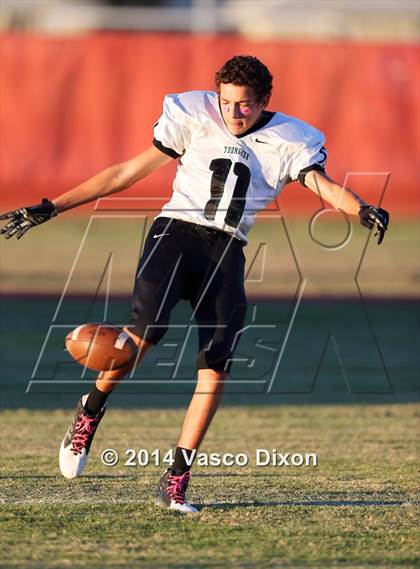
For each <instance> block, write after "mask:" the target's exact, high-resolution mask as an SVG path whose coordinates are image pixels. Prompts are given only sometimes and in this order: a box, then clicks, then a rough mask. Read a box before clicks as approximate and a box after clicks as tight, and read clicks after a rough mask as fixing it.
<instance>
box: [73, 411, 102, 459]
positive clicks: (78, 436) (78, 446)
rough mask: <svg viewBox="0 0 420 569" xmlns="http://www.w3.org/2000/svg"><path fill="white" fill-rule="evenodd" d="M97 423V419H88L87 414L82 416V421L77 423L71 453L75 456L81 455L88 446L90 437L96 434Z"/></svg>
mask: <svg viewBox="0 0 420 569" xmlns="http://www.w3.org/2000/svg"><path fill="white" fill-rule="evenodd" d="M97 423H98V419H97V417H88V416H87V415H85V414H82V415H80V419H79V420H78V421H77V423H76V427H75V434H74V436H73V440H72V443H71V452H72V453H73V454H80V453H81V452H82V450H83V449H84V448H85V447H86V446H87V444H88V442H89V439H90V437H91V436H92V435H93V434H94V432H95V428H96V425H97Z"/></svg>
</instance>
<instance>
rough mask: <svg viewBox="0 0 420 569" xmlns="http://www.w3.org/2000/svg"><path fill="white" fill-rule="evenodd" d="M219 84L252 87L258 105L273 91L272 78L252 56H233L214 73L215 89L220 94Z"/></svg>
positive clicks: (266, 68)
mask: <svg viewBox="0 0 420 569" xmlns="http://www.w3.org/2000/svg"><path fill="white" fill-rule="evenodd" d="M221 83H233V84H234V85H246V86H247V87H252V89H253V90H254V93H255V97H256V99H257V101H258V102H259V103H261V102H262V100H263V99H264V98H265V97H267V96H268V98H270V95H271V91H272V89H273V76H272V75H271V73H270V71H269V70H268V67H266V66H265V65H264V63H262V62H261V61H260V60H259V59H257V58H256V57H254V56H252V55H235V56H234V57H232V58H231V59H229V60H228V61H226V63H225V64H224V65H223V66H222V67H221V68H220V69H219V71H216V87H217V92H220V84H221Z"/></svg>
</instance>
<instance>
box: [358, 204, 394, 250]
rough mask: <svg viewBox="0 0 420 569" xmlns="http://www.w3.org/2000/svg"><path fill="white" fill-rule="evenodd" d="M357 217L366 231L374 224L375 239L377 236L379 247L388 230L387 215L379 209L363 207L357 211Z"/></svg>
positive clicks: (369, 206)
mask: <svg viewBox="0 0 420 569" xmlns="http://www.w3.org/2000/svg"><path fill="white" fill-rule="evenodd" d="M359 217H360V223H361V224H362V225H363V226H364V227H367V228H368V229H372V228H373V227H374V226H375V224H376V233H375V237H376V236H378V245H380V244H381V243H382V241H383V238H384V235H385V231H386V230H387V228H388V222H389V213H388V212H387V211H386V210H385V209H382V208H381V207H374V206H373V205H364V206H362V207H361V208H360V209H359Z"/></svg>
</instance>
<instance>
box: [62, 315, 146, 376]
mask: <svg viewBox="0 0 420 569" xmlns="http://www.w3.org/2000/svg"><path fill="white" fill-rule="evenodd" d="M66 350H67V351H68V352H69V354H70V355H71V356H72V357H73V358H74V359H75V360H76V361H77V362H78V363H79V364H81V365H82V366H84V367H87V368H89V369H92V370H95V371H109V370H113V369H119V368H121V367H123V366H125V365H126V364H128V363H130V362H132V361H133V362H134V359H135V357H136V354H137V346H136V344H135V343H134V341H133V340H132V338H130V336H129V335H128V334H127V332H124V331H123V330H121V328H117V327H116V326H108V325H105V324H83V325H82V326H78V327H77V328H75V329H74V330H73V331H72V332H70V333H69V334H67V337H66Z"/></svg>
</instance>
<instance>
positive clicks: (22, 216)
mask: <svg viewBox="0 0 420 569" xmlns="http://www.w3.org/2000/svg"><path fill="white" fill-rule="evenodd" d="M57 213H58V212H57V210H56V209H55V205H54V204H53V203H52V202H50V200H48V199H47V198H44V199H43V200H42V202H41V203H40V204H37V205H30V206H28V207H22V208H21V209H16V210H14V211H9V212H8V213H4V214H3V215H0V220H3V219H10V220H11V221H9V223H7V224H6V225H5V226H4V227H2V228H1V230H0V233H1V234H2V235H4V237H5V238H6V239H10V238H11V237H13V236H14V235H16V237H17V239H20V238H21V237H23V236H24V235H25V233H26V232H27V231H28V229H31V228H32V227H35V226H36V225H41V223H45V222H46V221H48V220H50V219H51V218H52V217H55V216H56V215H57Z"/></svg>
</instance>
